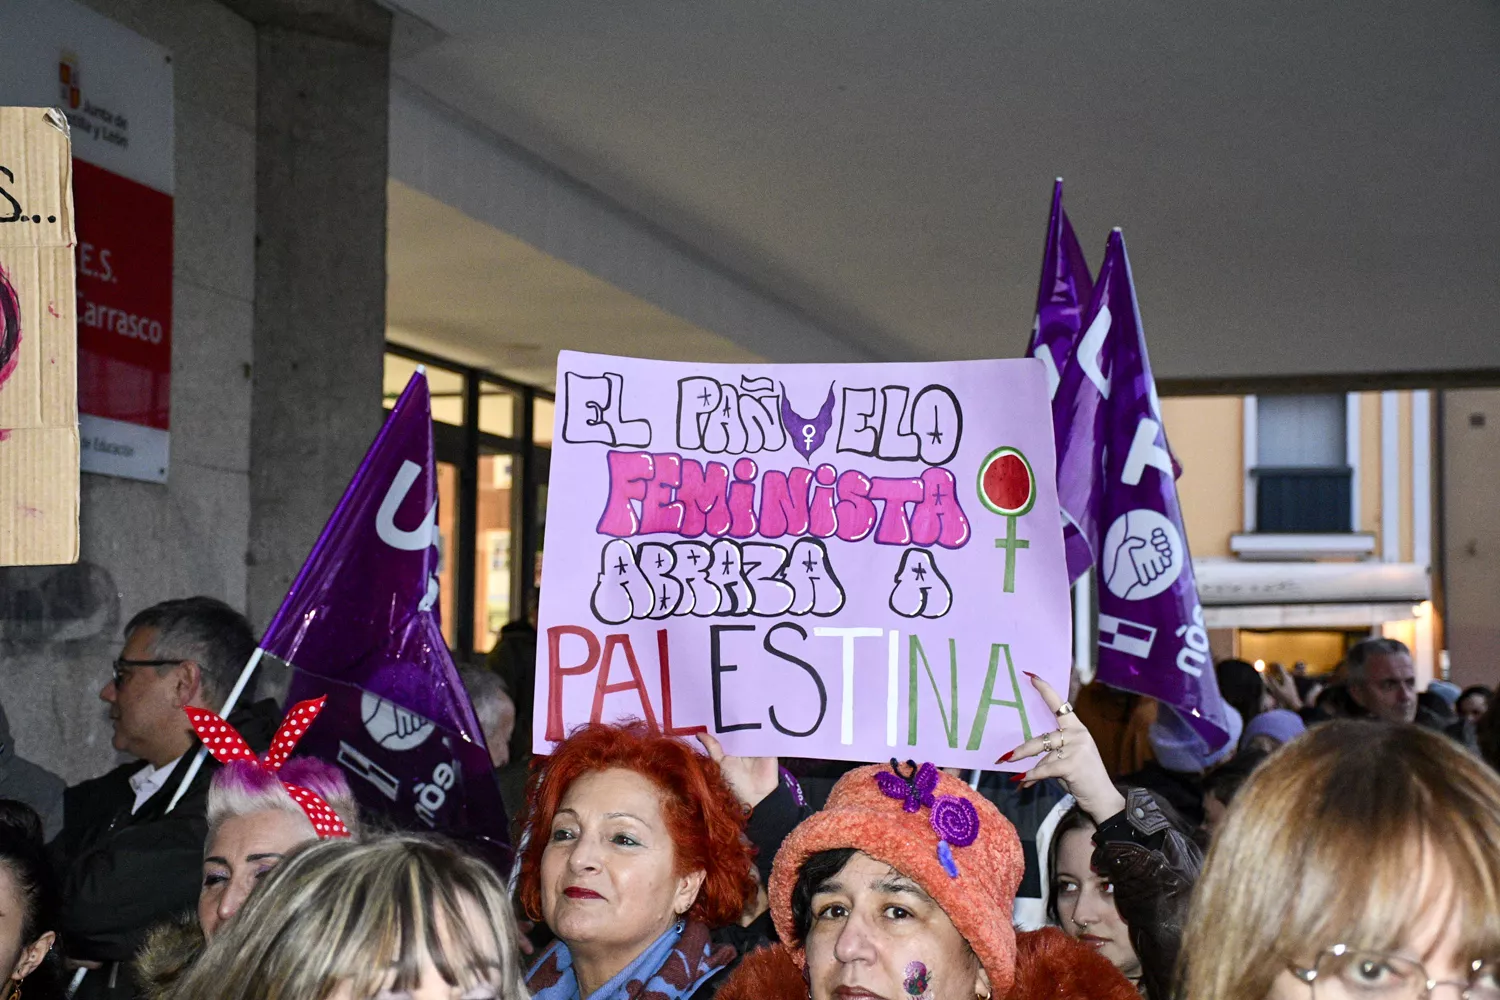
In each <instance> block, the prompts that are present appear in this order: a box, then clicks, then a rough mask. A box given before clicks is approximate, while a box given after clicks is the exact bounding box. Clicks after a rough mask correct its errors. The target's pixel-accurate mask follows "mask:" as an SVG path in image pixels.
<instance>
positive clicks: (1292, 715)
mask: <svg viewBox="0 0 1500 1000" xmlns="http://www.w3.org/2000/svg"><path fill="white" fill-rule="evenodd" d="M1305 732H1307V724H1306V723H1304V722H1303V721H1302V716H1300V715H1298V714H1297V713H1296V712H1292V711H1288V710H1287V709H1284V708H1273V709H1271V710H1270V711H1269V712H1262V713H1260V714H1259V715H1257V716H1256V717H1255V718H1253V719H1251V720H1250V723H1249V725H1247V726H1245V733H1244V735H1243V736H1241V737H1240V745H1241V746H1244V745H1245V744H1246V743H1249V742H1250V741H1251V739H1253V738H1254V737H1256V736H1269V737H1271V738H1272V739H1273V740H1275V741H1276V742H1277V743H1287V742H1289V741H1291V740H1294V739H1296V738H1297V737H1298V736H1301V735H1302V734H1303V733H1305Z"/></svg>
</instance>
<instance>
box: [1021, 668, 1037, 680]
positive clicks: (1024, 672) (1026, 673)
mask: <svg viewBox="0 0 1500 1000" xmlns="http://www.w3.org/2000/svg"><path fill="white" fill-rule="evenodd" d="M1021 673H1023V674H1025V675H1026V676H1027V677H1030V678H1031V679H1032V680H1040V679H1041V678H1039V677H1037V675H1036V674H1034V673H1032V672H1031V671H1030V670H1023V671H1021Z"/></svg>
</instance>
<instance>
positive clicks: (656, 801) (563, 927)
mask: <svg viewBox="0 0 1500 1000" xmlns="http://www.w3.org/2000/svg"><path fill="white" fill-rule="evenodd" d="M528 799H529V801H530V807H531V809H530V812H531V818H530V821H529V823H528V827H527V829H528V842H527V844H526V848H525V853H524V854H523V856H522V860H521V876H520V897H521V902H522V904H523V905H524V906H525V908H526V912H527V915H528V916H530V917H531V918H532V919H541V920H544V921H545V922H546V923H547V926H548V927H550V928H551V929H552V932H553V933H554V934H555V935H557V940H556V941H555V942H554V943H553V944H552V945H551V946H550V947H548V948H547V950H545V951H544V952H542V954H541V956H540V957H539V958H538V959H537V962H536V964H535V965H534V966H533V967H532V969H531V972H530V973H529V974H528V976H527V984H526V985H527V987H528V988H529V989H530V990H532V992H533V994H534V995H535V997H536V998H537V1000H585V998H587V1000H627V998H635V997H639V996H642V995H648V996H651V997H652V998H657V997H661V998H664V1000H681V998H687V997H691V996H693V995H695V994H698V995H699V997H700V1000H701V998H702V997H704V996H707V995H708V993H709V992H711V990H712V987H711V986H709V987H708V988H707V989H705V988H704V987H705V986H707V985H708V984H709V983H711V982H712V981H714V980H715V979H716V978H717V977H719V976H720V975H721V974H723V973H724V972H725V971H726V970H727V969H728V967H729V966H730V964H731V963H732V962H733V961H734V960H735V958H736V953H735V949H734V948H733V947H732V946H730V945H727V944H719V943H716V942H715V941H714V940H712V938H711V936H710V932H711V931H712V930H714V929H716V928H720V927H725V926H728V925H730V924H733V923H735V922H737V921H738V919H739V917H740V915H741V913H743V912H744V910H745V906H746V902H747V900H749V898H750V897H751V895H752V894H753V893H754V892H755V882H754V878H753V876H752V875H751V865H752V862H751V851H750V846H749V843H748V842H747V841H746V840H745V837H744V830H745V810H744V809H743V808H742V807H741V805H740V804H739V802H738V801H736V799H735V795H734V792H733V791H732V790H731V789H730V786H729V784H728V783H727V782H726V780H725V778H724V775H723V773H722V772H721V771H720V769H719V765H718V764H716V763H715V762H714V761H713V760H711V759H709V758H707V757H704V756H701V755H700V754H698V753H696V752H695V751H694V750H693V749H692V748H691V747H689V746H688V745H687V744H686V743H683V742H682V741H680V740H677V739H674V738H673V737H670V736H666V735H663V734H662V733H660V732H659V731H656V730H654V729H651V728H649V727H647V725H646V724H645V723H643V722H629V723H624V724H621V725H603V724H595V725H589V726H584V727H581V728H579V729H577V730H575V731H574V732H573V734H572V735H571V736H569V737H568V738H567V739H566V740H564V741H563V742H562V743H560V744H559V745H558V746H557V750H556V752H554V753H553V754H552V756H551V757H549V758H547V759H546V761H545V763H544V764H543V765H542V766H541V767H540V768H539V769H537V770H536V771H535V772H534V773H533V775H532V778H531V787H530V789H529V794H528Z"/></svg>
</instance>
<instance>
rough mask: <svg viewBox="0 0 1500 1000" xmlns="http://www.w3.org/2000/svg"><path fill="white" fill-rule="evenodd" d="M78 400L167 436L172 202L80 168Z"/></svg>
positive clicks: (76, 183) (76, 190)
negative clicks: (154, 429)
mask: <svg viewBox="0 0 1500 1000" xmlns="http://www.w3.org/2000/svg"><path fill="white" fill-rule="evenodd" d="M73 170H74V174H73V197H74V202H75V204H76V206H77V210H76V211H77V226H78V398H79V407H80V409H81V410H82V411H83V412H84V413H87V414H89V415H91V416H95V417H103V418H105V419H108V420H118V421H122V422H125V423H129V424H138V425H141V426H144V427H151V428H156V429H158V430H162V431H165V430H167V429H168V427H169V425H170V421H169V417H170V400H171V380H172V197H171V196H170V195H166V194H162V193H161V192H160V191H156V190H154V189H152V188H149V187H146V186H145V185H144V184H137V183H136V182H135V181H132V180H127V179H126V178H124V177H121V176H120V175H118V174H115V173H112V172H111V171H108V170H104V169H103V168H101V167H96V166H93V165H92V164H88V163H84V162H83V161H82V160H77V159H75V160H74V161H73Z"/></svg>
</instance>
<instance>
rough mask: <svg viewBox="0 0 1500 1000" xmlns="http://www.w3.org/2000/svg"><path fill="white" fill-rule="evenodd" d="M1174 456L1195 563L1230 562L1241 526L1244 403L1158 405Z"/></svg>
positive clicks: (1180, 399) (1174, 401)
mask: <svg viewBox="0 0 1500 1000" xmlns="http://www.w3.org/2000/svg"><path fill="white" fill-rule="evenodd" d="M1161 411H1162V421H1163V422H1164V423H1165V424H1166V429H1167V440H1168V441H1169V442H1170V443H1171V445H1172V453H1173V454H1174V455H1176V456H1177V461H1178V462H1180V463H1181V464H1182V478H1180V479H1178V480H1177V493H1178V496H1179V497H1180V498H1181V501H1182V519H1183V521H1184V525H1183V526H1184V527H1185V528H1187V534H1188V549H1189V551H1191V552H1192V554H1193V556H1194V557H1195V558H1200V559H1201V558H1203V557H1205V556H1228V555H1229V554H1230V552H1229V536H1230V535H1232V534H1234V533H1235V532H1237V531H1239V530H1241V529H1242V528H1243V527H1244V525H1245V474H1244V457H1243V456H1244V434H1243V431H1242V426H1243V417H1244V400H1243V399H1242V398H1241V397H1239V396H1177V397H1173V398H1170V399H1163V400H1162V401H1161Z"/></svg>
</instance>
